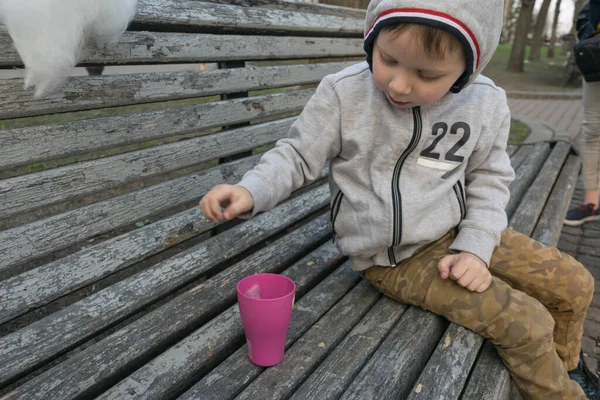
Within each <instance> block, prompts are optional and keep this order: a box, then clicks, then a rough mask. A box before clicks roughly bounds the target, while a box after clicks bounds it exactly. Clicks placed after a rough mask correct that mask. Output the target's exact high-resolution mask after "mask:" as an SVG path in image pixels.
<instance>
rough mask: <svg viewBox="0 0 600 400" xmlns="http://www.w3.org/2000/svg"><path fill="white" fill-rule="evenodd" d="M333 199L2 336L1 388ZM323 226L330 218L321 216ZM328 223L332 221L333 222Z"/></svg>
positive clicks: (214, 243)
mask: <svg viewBox="0 0 600 400" xmlns="http://www.w3.org/2000/svg"><path fill="white" fill-rule="evenodd" d="M327 203H328V190H326V189H325V188H323V187H320V188H318V189H316V190H314V191H311V192H308V193H305V194H303V195H301V196H299V197H298V198H296V199H293V200H291V201H290V202H287V203H284V204H282V205H280V206H278V207H276V208H274V209H273V210H271V211H269V212H268V213H265V214H261V215H259V216H257V217H255V218H253V219H251V220H250V221H248V222H246V223H243V224H240V225H238V226H236V227H234V228H232V229H229V230H227V231H225V232H224V233H222V234H220V235H218V236H215V237H212V238H210V239H208V240H206V241H204V242H201V243H200V244H198V245H196V246H194V247H192V248H190V249H188V250H186V251H184V252H181V253H179V254H177V255H176V256H173V257H172V258H169V259H167V260H165V261H163V262H160V263H158V264H156V265H155V266H153V267H151V268H148V269H146V270H144V271H142V272H140V273H138V274H136V275H134V276H131V277H129V278H127V279H125V280H123V281H121V282H118V283H116V284H114V285H112V286H110V287H108V288H106V289H104V290H102V291H99V292H97V293H94V294H93V295H91V296H89V297H87V298H85V299H83V300H81V301H79V302H77V303H74V304H72V305H70V306H69V307H66V308H64V309H62V310H60V311H59V312H56V313H54V314H52V315H50V316H48V317H46V318H44V319H41V320H39V321H37V322H34V323H32V324H31V325H29V326H27V327H25V328H23V329H21V330H19V331H17V332H14V333H13V334H10V335H7V336H4V337H2V338H0V358H1V359H2V360H3V363H2V364H1V365H0V386H2V385H3V384H5V383H7V382H9V381H11V380H13V379H14V378H15V377H17V376H19V375H21V374H23V373H25V372H26V371H28V370H29V369H31V368H32V367H33V366H35V365H38V364H39V363H41V362H45V361H48V360H50V359H52V358H53V357H54V356H56V355H57V354H60V353H62V352H64V351H67V350H68V349H69V348H72V347H74V346H76V345H77V344H79V343H81V342H83V341H85V340H86V339H88V338H90V337H92V336H93V335H94V334H96V333H97V332H99V331H101V330H103V329H105V328H106V327H108V326H110V325H111V324H114V323H116V322H118V321H121V320H123V319H124V318H127V317H128V316H129V315H132V314H133V313H135V312H136V311H138V310H140V309H142V308H143V307H144V306H146V305H148V304H150V303H152V302H154V301H156V300H158V299H160V298H161V297H162V296H164V295H166V294H168V293H170V292H172V291H173V290H176V289H177V288H179V287H182V286H184V285H185V284H187V283H189V282H191V281H193V280H195V279H198V278H199V277H201V276H202V275H204V274H206V273H208V272H210V271H211V269H212V268H214V267H215V266H217V265H218V264H219V263H221V262H224V261H226V260H227V259H229V258H231V257H233V256H235V255H236V254H239V253H240V252H242V251H244V250H247V249H249V248H250V247H251V246H253V245H256V244H257V243H260V242H261V241H262V240H264V239H265V238H267V237H269V236H271V235H273V234H274V233H276V232H277V231H279V230H281V229H283V228H285V227H286V226H289V225H290V224H293V223H295V222H297V221H299V220H300V219H302V218H303V217H305V216H306V215H308V214H310V213H312V212H315V211H317V210H318V209H319V208H321V207H323V206H324V205H326V204H327ZM321 219H322V222H321V223H322V224H327V222H326V221H327V220H326V219H325V218H324V217H321ZM327 225H328V224H327Z"/></svg>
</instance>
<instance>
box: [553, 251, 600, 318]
mask: <svg viewBox="0 0 600 400" xmlns="http://www.w3.org/2000/svg"><path fill="white" fill-rule="evenodd" d="M561 261H562V262H564V263H567V265H568V267H567V273H566V274H565V275H563V277H562V279H561V280H562V281H563V283H564V285H565V286H566V290H567V294H566V296H567V299H566V300H567V301H568V302H569V304H570V306H571V308H572V310H571V311H572V312H574V313H576V314H577V313H582V312H585V311H586V310H587V308H588V307H589V305H590V303H591V302H592V298H593V297H594V283H595V279H594V277H593V276H592V274H591V273H590V272H589V271H588V270H587V268H585V266H584V265H583V264H581V263H580V262H579V261H577V260H575V259H574V258H573V257H571V256H569V255H563V260H561Z"/></svg>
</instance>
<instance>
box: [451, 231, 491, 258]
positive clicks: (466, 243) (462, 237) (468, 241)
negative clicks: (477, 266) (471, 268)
mask: <svg viewBox="0 0 600 400" xmlns="http://www.w3.org/2000/svg"><path fill="white" fill-rule="evenodd" d="M496 246H497V244H496V240H495V239H494V238H493V237H492V236H491V235H490V234H489V233H487V232H486V231H483V230H480V229H475V228H462V229H461V230H460V232H459V233H458V236H456V239H454V242H453V243H452V245H451V246H450V250H456V251H464V252H467V253H471V254H474V255H476V256H477V257H479V258H481V259H482V260H483V262H485V264H486V265H487V266H488V268H489V266H490V260H491V259H492V253H493V252H494V249H495V248H496Z"/></svg>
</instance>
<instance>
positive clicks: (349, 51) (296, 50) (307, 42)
mask: <svg viewBox="0 0 600 400" xmlns="http://www.w3.org/2000/svg"><path fill="white" fill-rule="evenodd" d="M363 55H364V51H363V40H362V39H361V38H349V39H346V38H327V37H325V38H320V37H292V36H248V35H212V34H197V33H173V32H126V33H125V34H124V35H123V36H122V37H121V39H120V40H119V42H118V43H116V44H114V45H110V46H108V47H98V46H92V47H89V48H87V49H86V55H85V57H84V58H83V59H82V60H81V61H80V65H85V64H104V65H114V64H116V65H123V64H141V63H150V64H162V63H201V62H223V61H256V60H286V59H298V58H310V59H315V58H324V57H360V56H363ZM22 64H23V62H22V61H21V59H20V57H19V54H18V53H17V51H16V50H15V49H14V47H13V46H12V43H11V39H10V37H9V36H8V33H6V32H4V31H2V30H0V66H4V67H7V66H21V65H22Z"/></svg>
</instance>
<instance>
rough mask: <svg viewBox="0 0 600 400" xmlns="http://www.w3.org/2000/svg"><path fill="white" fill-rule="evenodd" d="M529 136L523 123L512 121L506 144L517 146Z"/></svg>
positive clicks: (527, 129)
mask: <svg viewBox="0 0 600 400" xmlns="http://www.w3.org/2000/svg"><path fill="white" fill-rule="evenodd" d="M527 136H529V127H528V126H527V125H526V124H524V123H523V122H521V121H519V120H516V119H512V120H511V121H510V134H509V136H508V144H513V145H519V144H521V143H523V141H524V140H525V139H527Z"/></svg>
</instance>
